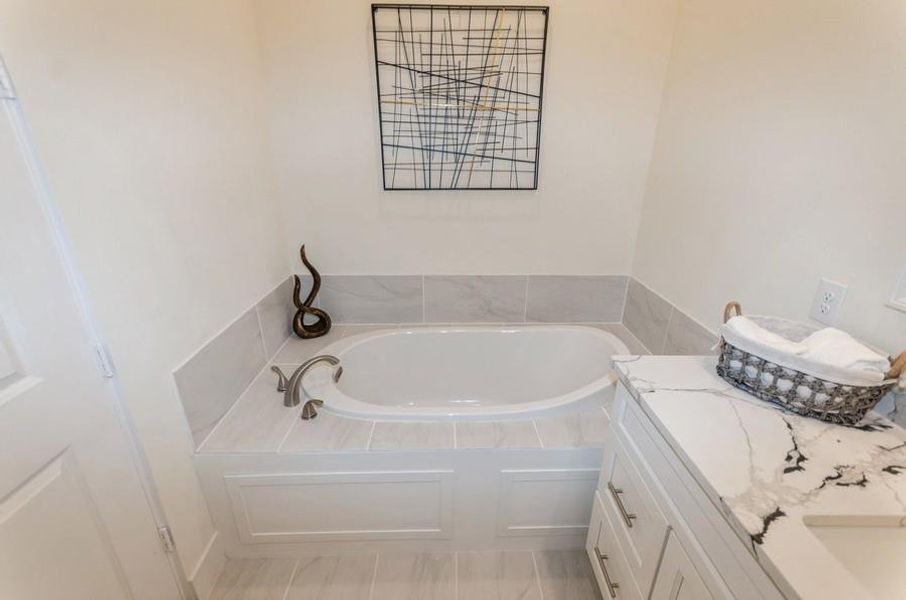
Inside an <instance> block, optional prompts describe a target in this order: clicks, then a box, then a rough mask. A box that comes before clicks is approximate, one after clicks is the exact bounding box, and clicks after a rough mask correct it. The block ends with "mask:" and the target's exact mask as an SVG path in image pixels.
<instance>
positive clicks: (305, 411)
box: [302, 398, 324, 421]
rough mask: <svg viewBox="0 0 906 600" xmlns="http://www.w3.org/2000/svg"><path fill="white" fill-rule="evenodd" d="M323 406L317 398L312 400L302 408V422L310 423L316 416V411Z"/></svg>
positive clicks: (322, 402) (321, 401)
mask: <svg viewBox="0 0 906 600" xmlns="http://www.w3.org/2000/svg"><path fill="white" fill-rule="evenodd" d="M322 406H324V401H323V400H318V399H317V398H312V399H311V400H309V401H308V402H306V403H305V405H304V406H303V407H302V420H303V421H311V420H312V419H314V418H315V417H317V416H318V409H319V408H320V407H322Z"/></svg>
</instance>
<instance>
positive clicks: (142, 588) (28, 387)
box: [0, 65, 182, 600]
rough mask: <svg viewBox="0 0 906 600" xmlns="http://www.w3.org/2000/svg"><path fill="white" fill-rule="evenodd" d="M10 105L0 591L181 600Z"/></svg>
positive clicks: (3, 178)
mask: <svg viewBox="0 0 906 600" xmlns="http://www.w3.org/2000/svg"><path fill="white" fill-rule="evenodd" d="M0 67H2V65H0ZM0 94H2V88H0ZM12 102H13V100H10V99H8V98H7V99H0V105H2V106H3V108H4V109H5V110H6V111H7V112H6V113H4V112H3V111H0V599H2V600H76V599H78V600H83V599H84V600H108V599H109V600H125V599H135V600H171V599H173V600H175V599H178V598H181V597H182V595H181V593H180V586H179V585H178V583H177V576H176V575H175V574H174V572H173V570H172V568H171V566H170V563H169V561H168V558H167V555H166V554H165V552H164V549H163V546H162V544H161V540H160V538H159V537H158V531H157V524H156V522H155V520H154V518H153V514H152V512H151V508H150V505H149V503H148V499H147V498H146V497H145V494H144V490H143V487H142V480H141V479H140V476H139V471H138V469H137V467H136V463H135V462H134V460H133V454H132V453H131V446H130V438H129V437H128V436H127V434H126V430H125V428H124V426H123V422H122V421H121V420H120V416H121V415H120V413H119V412H118V405H117V403H116V402H117V399H116V395H115V393H114V390H112V389H111V385H112V384H111V383H110V382H109V381H107V380H105V379H103V378H102V376H101V372H100V370H99V369H98V366H97V363H96V360H95V356H94V347H93V344H92V339H91V337H90V335H89V329H88V327H87V325H86V321H85V320H84V318H83V314H82V311H81V305H80V304H79V302H78V301H77V298H78V297H77V295H76V293H75V291H74V289H75V288H74V286H73V281H70V279H69V277H70V274H71V271H69V270H68V268H67V263H66V262H65V261H64V260H63V256H64V253H63V249H62V246H61V245H60V244H59V243H58V239H57V237H56V236H55V230H54V229H53V227H52V226H51V221H50V220H49V216H50V215H51V214H52V213H50V212H46V207H42V203H41V200H42V197H43V196H41V195H40V194H39V193H38V192H37V188H36V187H35V186H34V185H33V181H34V180H33V179H31V175H30V171H29V169H28V168H27V163H26V162H25V159H24V157H25V154H23V152H22V147H20V146H19V140H18V139H17V132H18V131H19V130H18V129H16V128H14V126H13V124H12V123H14V122H15V121H14V120H13V119H11V118H10V115H12V113H11V112H10V111H11V110H13V109H14V105H13V104H12Z"/></svg>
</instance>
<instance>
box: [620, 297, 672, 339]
mask: <svg viewBox="0 0 906 600" xmlns="http://www.w3.org/2000/svg"><path fill="white" fill-rule="evenodd" d="M672 312H673V305H672V304H670V303H669V302H667V301H666V300H665V299H664V298H662V297H661V296H660V295H658V294H657V293H655V292H653V291H652V290H650V289H648V288H647V287H645V286H644V285H643V284H641V283H639V282H638V281H636V280H635V279H630V280H629V290H628V292H627V295H626V310H625V311H624V312H623V324H624V325H626V327H627V328H629V331H631V332H632V334H633V335H635V337H637V338H638V339H639V341H640V342H642V343H643V344H644V345H645V347H646V348H647V349H648V350H649V351H651V352H653V353H655V354H659V353H660V352H661V351H662V350H663V349H664V340H665V338H666V337H667V324H668V323H669V321H670V314H671V313H672Z"/></svg>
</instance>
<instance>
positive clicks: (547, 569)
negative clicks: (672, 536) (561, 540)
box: [211, 550, 601, 600]
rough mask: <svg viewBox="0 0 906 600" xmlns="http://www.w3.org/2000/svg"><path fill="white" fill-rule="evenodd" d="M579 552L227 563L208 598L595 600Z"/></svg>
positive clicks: (594, 588) (594, 589)
mask: <svg viewBox="0 0 906 600" xmlns="http://www.w3.org/2000/svg"><path fill="white" fill-rule="evenodd" d="M600 598H601V596H600V595H599V593H598V591H597V586H596V585H595V583H594V575H593V574H592V571H591V565H590V564H589V563H588V558H587V556H586V554H585V551H584V550H565V551H544V552H459V553H455V554H453V553H450V554H383V553H382V554H368V555H356V556H318V557H311V558H304V559H299V560H295V559H285V558H268V559H235V560H230V561H229V562H228V563H227V565H226V567H225V568H224V571H223V573H222V574H221V575H220V579H219V580H218V581H217V584H216V586H215V588H214V593H213V595H212V596H211V600H517V599H518V600H600Z"/></svg>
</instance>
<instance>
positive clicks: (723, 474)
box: [615, 356, 906, 599]
mask: <svg viewBox="0 0 906 600" xmlns="http://www.w3.org/2000/svg"><path fill="white" fill-rule="evenodd" d="M615 360H616V363H617V364H616V367H617V370H618V372H619V374H620V378H621V380H622V381H623V382H624V383H625V384H626V386H627V387H628V389H630V391H631V394H632V396H633V397H634V398H635V401H636V402H637V403H638V405H639V406H640V407H641V408H642V410H643V411H644V412H645V413H646V414H647V415H648V417H649V418H650V419H651V421H652V423H653V425H654V426H655V427H656V428H657V429H658V430H659V432H660V434H661V435H662V436H663V437H664V439H665V440H666V442H667V444H669V445H670V447H671V448H672V450H673V451H674V453H675V454H676V455H677V457H678V458H679V459H680V460H681V461H682V462H683V463H684V464H685V466H686V467H687V468H688V469H689V471H690V473H691V474H692V476H693V477H694V478H695V479H696V480H697V482H698V484H699V485H700V486H701V487H702V489H703V490H704V492H705V493H706V494H707V495H708V496H709V498H710V500H711V502H713V504H714V505H715V506H716V507H718V508H719V509H720V510H721V512H722V513H723V515H724V516H725V517H726V518H727V521H728V523H729V524H730V525H731V527H732V528H733V530H734V531H735V533H736V534H737V536H738V537H739V539H740V540H741V541H742V542H743V544H744V545H745V547H746V548H747V549H748V550H749V552H751V553H752V554H753V555H754V556H755V558H756V559H757V560H758V562H759V563H760V564H761V565H762V567H763V568H764V569H765V571H766V572H767V573H768V574H769V575H770V576H771V578H772V579H773V580H774V582H775V583H776V584H777V585H778V587H780V589H781V590H782V591H784V592H785V594H786V595H787V596H789V597H801V598H825V597H826V598H830V597H833V598H852V599H856V598H866V597H869V595H868V594H867V593H866V591H865V590H864V589H863V588H861V586H859V584H858V583H857V582H856V581H855V579H854V578H853V577H852V576H851V575H849V574H848V571H847V570H846V569H845V568H844V567H843V566H842V565H841V564H840V563H839V562H838V561H837V560H836V559H835V558H834V557H833V556H832V555H831V554H830V552H829V551H828V550H827V549H826V548H825V547H824V546H823V545H822V544H821V543H820V542H819V541H818V538H817V537H815V535H814V534H813V533H812V532H811V531H810V530H809V529H808V528H807V526H806V524H805V520H806V519H809V520H812V521H813V522H815V521H818V520H821V521H823V522H824V524H825V525H832V524H837V525H841V526H845V525H851V526H858V525H860V524H861V525H863V526H865V525H868V524H870V523H874V524H876V525H877V524H880V521H879V520H878V519H880V520H881V521H883V522H885V523H886V524H887V525H888V526H890V524H891V522H893V523H894V524H895V525H899V526H902V524H903V523H904V522H906V500H904V499H906V470H904V465H906V431H903V430H902V429H900V428H898V427H896V426H895V425H893V424H892V423H891V422H890V421H888V420H886V419H884V418H882V417H879V416H871V417H869V418H868V419H867V420H866V421H865V422H864V423H863V424H862V426H860V427H858V428H852V427H841V426H838V425H832V424H829V423H825V422H822V421H818V420H815V419H809V418H805V417H800V416H798V415H795V414H790V413H787V412H785V411H783V410H781V409H780V408H779V407H777V406H775V405H772V404H769V403H767V402H763V401H761V400H758V399H756V398H754V397H752V396H749V395H748V394H746V393H744V392H742V391H740V390H737V389H736V388H734V387H732V386H731V385H730V384H728V383H727V382H725V381H724V380H722V379H720V378H719V377H718V376H717V375H716V373H715V371H714V369H715V364H716V359H715V358H714V357H664V356H651V357H641V358H639V357H632V358H625V359H624V358H617V359H615ZM703 415H705V416H706V418H707V427H702V419H703V417H702V416H703Z"/></svg>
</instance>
